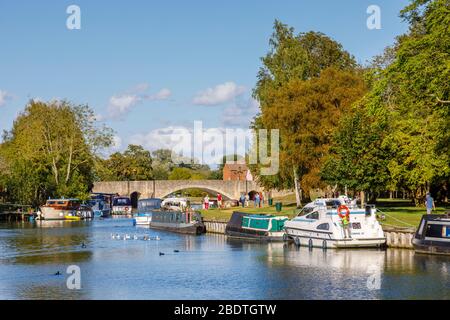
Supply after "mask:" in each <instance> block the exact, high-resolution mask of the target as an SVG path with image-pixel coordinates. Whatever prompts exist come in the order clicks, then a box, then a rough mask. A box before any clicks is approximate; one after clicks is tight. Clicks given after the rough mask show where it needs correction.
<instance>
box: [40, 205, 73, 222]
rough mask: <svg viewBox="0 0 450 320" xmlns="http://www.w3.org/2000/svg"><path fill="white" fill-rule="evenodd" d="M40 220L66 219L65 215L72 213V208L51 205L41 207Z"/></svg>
mask: <svg viewBox="0 0 450 320" xmlns="http://www.w3.org/2000/svg"><path fill="white" fill-rule="evenodd" d="M40 211H41V214H40V215H39V219H40V220H66V217H67V216H70V215H72V214H74V210H64V209H58V208H52V207H41V208H40Z"/></svg>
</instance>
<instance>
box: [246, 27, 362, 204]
mask: <svg viewBox="0 0 450 320" xmlns="http://www.w3.org/2000/svg"><path fill="white" fill-rule="evenodd" d="M270 43H271V46H272V51H271V52H270V53H269V54H268V55H267V56H266V57H265V58H263V64H264V66H263V68H262V69H261V71H260V73H259V75H258V78H259V79H258V83H257V86H256V88H255V90H254V96H255V98H256V99H258V101H259V102H260V108H261V113H260V114H259V115H258V116H257V117H256V118H255V119H254V123H253V127H254V128H256V129H258V128H265V129H279V130H280V170H279V173H278V174H277V175H274V176H262V175H258V174H259V172H260V171H259V170H258V169H259V168H258V166H250V168H251V170H252V173H253V174H254V175H256V176H257V178H258V180H259V181H260V183H262V184H263V185H264V186H266V187H269V188H278V189H281V188H293V189H294V190H295V191H296V196H297V197H296V198H297V205H298V206H300V205H301V190H302V191H303V192H305V193H306V196H308V194H309V191H310V189H311V188H316V187H323V186H324V185H323V183H322V182H321V180H320V176H319V172H320V169H321V167H322V164H323V161H324V158H325V156H326V155H327V153H328V149H329V146H330V140H331V137H332V135H333V133H334V130H335V128H336V127H337V125H338V123H339V121H340V119H341V116H342V115H343V114H345V113H346V112H349V110H350V107H351V105H352V104H353V103H354V102H356V101H357V100H359V99H360V98H362V97H363V96H364V94H365V92H366V86H365V82H364V79H363V73H362V71H361V70H360V68H359V67H358V66H357V64H356V62H355V61H354V59H353V57H352V56H350V54H348V53H347V52H346V51H345V50H343V49H342V46H341V45H340V44H339V43H337V42H335V41H334V40H332V39H330V38H329V37H327V36H325V35H323V34H321V33H315V32H308V33H301V34H299V35H294V33H293V29H292V28H288V27H287V26H286V25H283V24H281V23H280V22H278V21H276V22H275V32H274V35H273V36H272V38H271V41H270Z"/></svg>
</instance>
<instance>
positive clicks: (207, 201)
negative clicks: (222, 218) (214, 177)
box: [203, 195, 209, 210]
mask: <svg viewBox="0 0 450 320" xmlns="http://www.w3.org/2000/svg"><path fill="white" fill-rule="evenodd" d="M203 201H204V203H205V210H209V196H208V195H206V196H205V199H204V200H203Z"/></svg>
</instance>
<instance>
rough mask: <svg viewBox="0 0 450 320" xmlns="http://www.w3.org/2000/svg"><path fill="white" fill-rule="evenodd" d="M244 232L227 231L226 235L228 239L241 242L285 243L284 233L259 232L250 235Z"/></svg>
mask: <svg viewBox="0 0 450 320" xmlns="http://www.w3.org/2000/svg"><path fill="white" fill-rule="evenodd" d="M245 231H246V230H244V229H242V231H232V230H226V231H225V234H226V236H227V237H228V238H232V239H240V240H251V241H268V242H282V241H284V232H264V231H261V232H258V233H256V234H255V233H249V232H245Z"/></svg>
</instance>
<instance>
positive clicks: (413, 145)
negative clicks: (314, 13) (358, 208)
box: [323, 0, 450, 203]
mask: <svg viewBox="0 0 450 320" xmlns="http://www.w3.org/2000/svg"><path fill="white" fill-rule="evenodd" d="M401 16H402V17H403V18H404V19H405V20H407V21H408V22H409V24H410V30H409V32H408V33H407V34H405V35H402V36H400V37H399V38H398V39H397V43H396V44H395V45H394V46H393V47H391V48H390V49H389V50H387V51H386V52H385V55H384V57H382V58H378V59H377V60H376V61H375V62H376V63H375V64H374V65H373V66H372V70H370V75H371V76H372V78H371V79H372V80H374V81H373V82H372V83H371V90H370V92H369V94H368V95H367V97H366V98H365V99H364V101H363V103H361V104H360V106H359V108H360V109H359V110H358V112H355V114H354V115H353V116H352V117H350V118H349V119H347V126H343V127H342V128H341V130H340V131H339V132H338V134H337V135H336V139H335V143H334V149H333V150H334V151H335V154H334V156H333V159H330V160H329V161H328V162H327V166H326V167H325V170H324V172H323V175H324V177H325V178H326V179H327V180H328V181H329V182H331V181H334V182H336V183H338V182H340V183H342V182H343V181H348V180H349V179H350V178H351V179H350V180H352V179H353V182H354V183H353V184H354V185H356V186H357V187H361V188H369V190H381V189H383V188H385V190H386V189H388V190H398V189H403V190H407V191H409V192H410V193H411V194H412V196H413V198H414V200H415V201H416V203H419V202H422V201H421V199H422V198H423V196H424V194H425V192H426V191H429V190H430V189H432V186H436V185H441V186H442V187H444V188H445V187H447V189H448V179H449V171H450V169H449V160H450V159H449V156H450V152H449V145H450V139H449V137H450V135H449V131H448V128H449V124H450V119H449V103H450V101H449V100H450V97H449V95H450V29H449V28H450V3H449V2H448V1H446V0H415V1H412V2H411V4H410V5H408V6H407V7H406V8H405V9H404V10H402V12H401ZM379 61H388V63H378V62H379ZM374 75H375V76H374ZM360 119H364V120H363V121H364V122H365V123H368V122H369V123H370V124H368V125H366V126H369V127H372V128H371V129H368V130H367V129H364V126H361V125H360ZM353 125H354V126H355V127H353V130H351V131H350V130H348V126H353ZM371 137H373V138H374V140H373V142H370V141H372V139H371ZM351 139H353V140H357V141H363V142H365V144H363V146H364V147H363V148H361V149H360V150H361V152H360V153H358V152H356V153H355V152H352V150H351V147H350V146H348V145H344V144H343V141H346V142H347V143H348V141H349V140H351ZM367 142H370V143H368V144H367ZM366 155H371V156H369V157H366ZM350 163H361V165H362V166H361V168H359V167H358V166H356V167H355V166H353V167H348V165H349V164H350ZM374 168H378V169H377V170H380V171H379V173H378V174H376V172H377V171H374ZM338 169H340V170H338ZM337 172H342V173H341V174H338V173H337ZM332 173H334V177H333V175H332ZM374 175H375V177H376V178H377V179H372V177H373V176H374ZM332 177H333V178H332Z"/></svg>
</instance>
